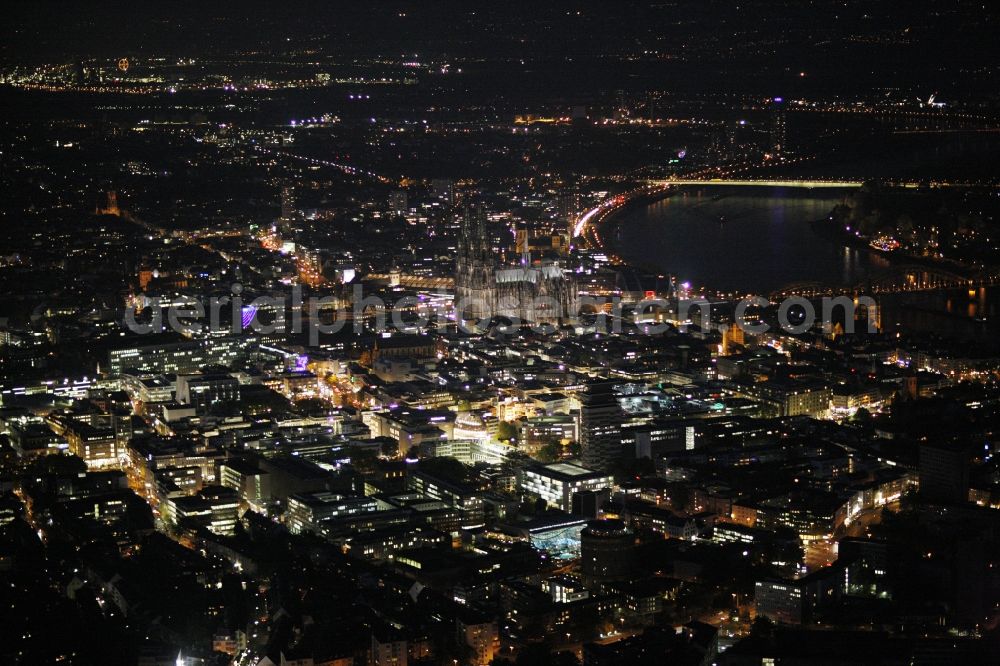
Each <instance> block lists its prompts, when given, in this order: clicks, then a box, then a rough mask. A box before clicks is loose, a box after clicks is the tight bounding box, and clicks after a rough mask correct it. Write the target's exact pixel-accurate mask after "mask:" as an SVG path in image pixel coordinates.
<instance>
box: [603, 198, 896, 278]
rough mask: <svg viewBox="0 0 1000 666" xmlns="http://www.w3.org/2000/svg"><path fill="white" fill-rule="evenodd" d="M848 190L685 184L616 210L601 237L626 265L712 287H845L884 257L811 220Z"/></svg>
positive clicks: (880, 266)
mask: <svg viewBox="0 0 1000 666" xmlns="http://www.w3.org/2000/svg"><path fill="white" fill-rule="evenodd" d="M847 194H849V190H829V189H813V190H809V189H795V188H776V187H771V188H767V187H760V188H758V187H753V188H750V187H692V188H685V189H683V190H681V191H680V192H678V193H677V194H674V195H673V196H671V197H669V198H666V199H663V200H661V201H658V202H656V203H653V204H651V205H649V206H646V207H644V208H638V209H635V210H632V211H629V212H627V213H624V214H623V215H622V216H621V217H620V218H619V219H618V220H617V224H616V226H615V228H614V229H613V230H611V232H610V233H609V234H608V235H607V236H606V238H607V241H608V242H609V243H610V244H611V245H612V246H613V247H614V248H615V249H616V250H617V252H618V254H619V255H621V256H622V257H623V258H624V259H626V260H627V261H629V262H630V263H635V264H637V265H640V266H643V267H646V268H650V269H654V270H657V271H664V272H667V273H672V274H674V275H676V276H677V279H678V282H690V283H691V284H693V285H696V286H704V287H707V288H709V289H713V290H724V291H731V290H732V291H740V292H744V293H745V292H755V293H763V294H766V293H769V292H771V291H775V290H777V289H780V288H781V287H784V286H786V285H789V284H792V283H798V282H821V283H824V284H830V285H853V284H857V283H859V282H862V281H863V280H864V279H865V277H866V275H867V274H868V272H869V271H877V270H881V269H883V268H884V267H885V266H886V265H887V264H885V261H884V259H881V258H880V257H878V256H877V255H876V254H875V253H873V252H869V251H867V250H864V249H856V248H847V247H844V245H842V244H841V243H840V242H838V241H837V240H835V239H832V238H830V237H827V236H824V235H821V234H820V233H818V232H817V231H816V229H815V228H814V225H812V224H811V223H812V222H814V221H816V220H822V219H824V218H826V217H827V216H828V215H829V214H830V211H831V210H832V209H833V207H834V206H836V205H837V204H838V203H840V202H841V201H842V200H843V199H844V197H845V196H846V195H847Z"/></svg>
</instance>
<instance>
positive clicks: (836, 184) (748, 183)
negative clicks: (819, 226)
mask: <svg viewBox="0 0 1000 666" xmlns="http://www.w3.org/2000/svg"><path fill="white" fill-rule="evenodd" d="M646 183H647V184H648V185H654V186H659V187H666V186H668V185H702V186H703V185H712V186H715V185H725V186H727V187H729V186H737V187H804V188H810V189H812V188H817V187H829V188H845V187H861V185H862V184H863V183H862V182H861V181H860V180H802V179H799V180H778V179H764V178H762V179H760V180H724V179H721V178H712V179H709V180H647V181H646ZM904 187H917V185H916V184H912V185H911V184H907V185H904Z"/></svg>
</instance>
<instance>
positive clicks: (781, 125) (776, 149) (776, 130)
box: [770, 97, 788, 157]
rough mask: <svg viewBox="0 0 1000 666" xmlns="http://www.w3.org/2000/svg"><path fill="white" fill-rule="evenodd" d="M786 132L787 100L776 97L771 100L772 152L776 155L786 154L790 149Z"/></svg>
mask: <svg viewBox="0 0 1000 666" xmlns="http://www.w3.org/2000/svg"><path fill="white" fill-rule="evenodd" d="M787 141H788V140H787V136H786V132H785V100H783V99H782V98H780V97H775V98H774V99H773V100H771V141H770V143H771V146H770V149H771V153H772V154H773V155H774V156H775V157H779V156H781V155H784V154H785V153H786V152H787V150H788V143H787Z"/></svg>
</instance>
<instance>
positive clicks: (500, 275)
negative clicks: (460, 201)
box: [455, 208, 577, 325]
mask: <svg viewBox="0 0 1000 666" xmlns="http://www.w3.org/2000/svg"><path fill="white" fill-rule="evenodd" d="M492 245H493V244H492V243H491V242H490V239H489V237H488V236H487V229H486V216H485V214H484V212H483V210H482V209H481V208H473V209H471V210H470V209H468V208H467V209H466V211H465V214H464V216H463V218H462V226H461V232H460V235H459V239H458V254H457V257H456V260H455V305H456V308H460V311H461V316H462V318H463V319H467V320H468V319H478V320H488V319H492V318H494V317H500V318H507V319H519V320H520V321H521V322H524V323H532V324H554V325H559V324H562V323H567V322H569V321H572V320H574V319H575V317H576V315H577V287H576V281H575V280H574V279H573V277H572V276H571V275H567V274H565V273H564V271H563V269H562V266H560V265H559V264H558V263H557V262H543V263H541V264H539V265H535V264H533V262H532V261H531V258H530V256H529V255H528V253H524V254H523V255H522V256H521V258H520V262H519V263H518V264H515V265H510V264H506V265H505V264H503V263H502V262H501V261H500V260H499V255H498V253H497V252H496V251H495V250H494V249H493V248H492V247H491V246H492Z"/></svg>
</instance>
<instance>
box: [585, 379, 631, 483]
mask: <svg viewBox="0 0 1000 666" xmlns="http://www.w3.org/2000/svg"><path fill="white" fill-rule="evenodd" d="M621 422H622V410H621V406H620V405H619V403H618V400H617V399H616V398H615V395H614V389H613V387H612V385H611V383H610V382H598V383H594V384H591V385H590V386H589V387H588V389H587V392H586V393H583V394H581V395H580V426H579V428H578V430H579V433H580V450H581V458H582V460H583V464H584V465H585V466H586V467H589V468H590V469H597V470H607V469H610V468H611V466H612V465H613V464H614V462H615V461H616V460H618V458H619V457H621V453H622V432H621Z"/></svg>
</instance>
